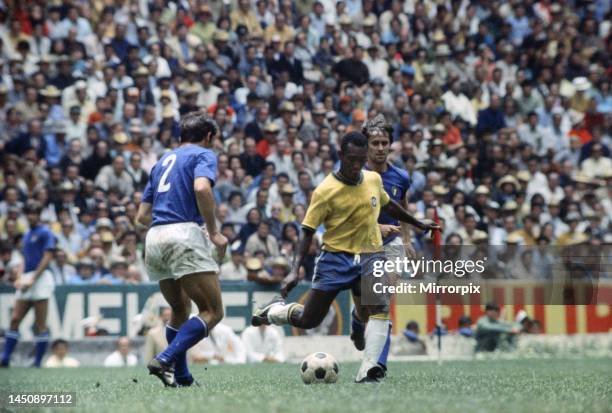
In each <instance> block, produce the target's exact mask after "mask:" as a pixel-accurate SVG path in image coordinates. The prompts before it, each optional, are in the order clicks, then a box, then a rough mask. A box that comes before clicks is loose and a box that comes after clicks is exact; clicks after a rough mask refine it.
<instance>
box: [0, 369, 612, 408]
mask: <svg viewBox="0 0 612 413" xmlns="http://www.w3.org/2000/svg"><path fill="white" fill-rule="evenodd" d="M357 367H358V364H357V363H343V364H342V365H341V366H340V377H339V380H338V382H337V383H336V384H331V385H324V384H322V385H309V386H308V385H304V384H303V383H302V382H301V380H300V377H299V373H298V365H295V364H278V365H261V364H260V365H243V366H211V367H207V368H205V367H203V366H195V367H193V369H192V370H193V373H194V375H195V376H196V378H197V379H198V380H199V381H200V383H201V384H202V387H200V388H182V389H169V388H168V389H165V388H163V387H162V385H161V383H160V382H159V381H158V379H157V378H154V377H153V376H148V375H147V373H146V371H145V369H144V367H138V368H126V369H104V368H79V369H51V370H37V371H35V370H32V369H20V368H15V369H10V370H7V369H2V370H0V389H1V390H0V393H1V392H11V391H22V392H36V391H47V392H51V391H74V392H76V399H77V410H78V411H88V412H107V411H115V412H136V411H138V412H152V411H159V412H165V413H170V412H172V413H179V412H180V413H182V412H207V413H212V412H215V413H216V412H220V413H230V412H231V413H234V412H266V413H270V412H300V413H302V412H316V413H323V412H349V411H351V412H362V413H373V412H398V413H399V412H421V411H422V412H444V413H449V412H455V411H456V412H481V411H482V412H491V411H493V412H495V413H499V412H513V413H514V412H555V413H560V412H610V411H612V359H610V358H603V359H571V360H561V359H538V360H535V359H529V360H479V361H454V362H444V364H443V365H442V366H438V365H437V364H436V363H432V362H412V363H409V362H394V363H390V365H389V369H390V372H389V373H390V374H389V377H388V378H387V379H386V382H385V383H384V384H382V385H379V384H366V385H360V384H354V383H353V379H354V374H355V372H356V370H357ZM3 407H6V405H4V406H3V405H2V403H1V402H0V411H2V410H3V409H2V408H3ZM20 411H24V410H21V409H20ZM58 411H64V412H65V411H75V410H74V409H69V410H66V409H58Z"/></svg>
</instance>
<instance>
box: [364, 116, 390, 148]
mask: <svg viewBox="0 0 612 413" xmlns="http://www.w3.org/2000/svg"><path fill="white" fill-rule="evenodd" d="M376 130H378V131H383V132H386V133H387V136H388V137H389V142H393V126H391V125H390V124H389V123H387V121H386V120H385V117H384V116H383V115H381V114H378V115H376V116H375V117H374V119H370V120H368V121H367V122H366V123H365V124H364V125H363V127H362V128H361V133H363V134H364V135H365V136H366V137H367V138H368V139H370V137H371V136H370V135H371V134H372V132H374V131H376Z"/></svg>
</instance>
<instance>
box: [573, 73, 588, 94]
mask: <svg viewBox="0 0 612 413" xmlns="http://www.w3.org/2000/svg"><path fill="white" fill-rule="evenodd" d="M572 84H573V85H574V88H575V89H576V91H577V92H584V91H587V90H589V89H590V88H591V82H589V79H587V78H586V77H584V76H578V77H577V78H575V79H574V80H573V81H572Z"/></svg>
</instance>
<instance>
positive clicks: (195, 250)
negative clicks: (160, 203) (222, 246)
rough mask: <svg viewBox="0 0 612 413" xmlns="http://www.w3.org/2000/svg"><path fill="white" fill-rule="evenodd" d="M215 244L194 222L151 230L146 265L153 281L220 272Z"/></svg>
mask: <svg viewBox="0 0 612 413" xmlns="http://www.w3.org/2000/svg"><path fill="white" fill-rule="evenodd" d="M214 251H215V248H214V245H213V243H212V242H211V241H210V240H209V239H208V238H207V237H206V236H205V235H204V232H203V231H202V228H200V227H199V226H198V225H197V224H196V223H194V222H181V223H177V224H167V225H157V226H154V227H152V228H151V229H149V232H148V233H147V238H146V247H145V266H146V267H147V273H148V274H149V277H150V278H151V281H160V280H164V279H168V278H170V279H175V280H178V279H179V278H181V277H183V276H185V275H189V274H194V273H198V272H215V273H217V272H219V266H218V265H217V263H216V262H215V260H214V259H213V253H214Z"/></svg>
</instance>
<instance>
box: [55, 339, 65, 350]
mask: <svg viewBox="0 0 612 413" xmlns="http://www.w3.org/2000/svg"><path fill="white" fill-rule="evenodd" d="M61 344H63V345H65V346H66V347H68V342H67V341H66V340H64V339H63V338H58V339H57V340H53V342H52V343H51V349H55V348H57V346H59V345H61Z"/></svg>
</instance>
